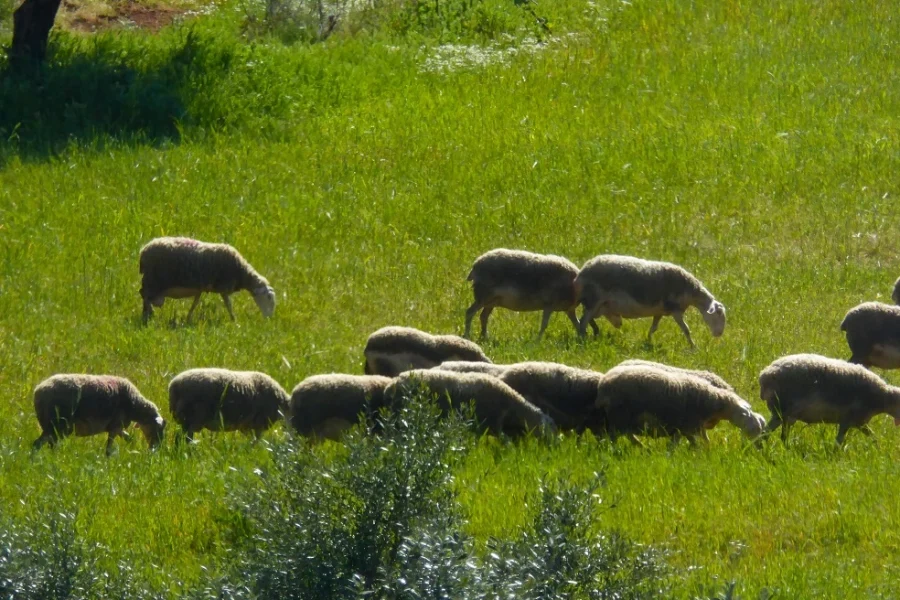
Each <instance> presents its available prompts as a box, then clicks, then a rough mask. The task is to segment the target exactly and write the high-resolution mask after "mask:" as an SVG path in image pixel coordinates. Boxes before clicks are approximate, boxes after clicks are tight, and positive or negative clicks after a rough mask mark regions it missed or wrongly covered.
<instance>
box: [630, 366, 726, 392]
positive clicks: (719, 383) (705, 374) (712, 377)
mask: <svg viewBox="0 0 900 600" xmlns="http://www.w3.org/2000/svg"><path fill="white" fill-rule="evenodd" d="M619 367H652V368H654V369H662V370H663V371H669V372H670V373H685V374H687V375H693V376H694V377H699V378H700V379H705V380H706V381H707V382H709V384H710V385H711V386H713V387H717V388H720V389H723V390H727V391H729V392H733V391H734V388H733V387H731V385H729V383H728V382H727V381H725V380H724V379H722V378H721V377H719V376H718V375H716V374H715V373H711V372H710V371H701V370H699V369H682V368H681V367H674V366H672V365H667V364H663V363H658V362H653V361H652V360H639V359H632V360H623V361H622V362H620V363H619V364H618V365H616V366H615V368H619Z"/></svg>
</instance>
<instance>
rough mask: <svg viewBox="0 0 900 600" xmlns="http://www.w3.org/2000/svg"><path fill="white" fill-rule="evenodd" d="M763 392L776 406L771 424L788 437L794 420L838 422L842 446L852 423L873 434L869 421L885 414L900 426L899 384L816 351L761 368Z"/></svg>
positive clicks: (760, 382) (783, 437) (762, 396)
mask: <svg viewBox="0 0 900 600" xmlns="http://www.w3.org/2000/svg"><path fill="white" fill-rule="evenodd" d="M759 397H760V398H762V399H763V400H765V401H766V404H768V406H769V410H770V411H772V418H771V420H770V421H769V424H768V426H767V429H768V430H769V431H774V430H775V429H777V428H778V426H779V425H780V426H781V439H782V440H784V441H787V439H788V433H789V431H790V427H791V425H792V424H793V423H794V422H795V421H802V422H804V423H837V425H838V434H837V440H836V441H837V443H838V445H841V444H843V443H844V438H845V437H846V435H847V430H848V429H850V428H851V427H858V428H859V429H860V430H861V431H862V432H863V433H864V434H866V435H871V433H872V430H871V429H869V426H868V423H869V421H870V420H871V419H872V417H874V416H875V415H878V414H881V413H888V414H889V415H891V416H892V417H894V424H896V425H900V388H897V387H894V386H892V385H888V384H887V383H885V382H884V380H882V379H881V378H880V377H878V375H876V374H874V373H872V372H871V371H869V370H868V369H866V368H865V367H863V366H861V365H854V364H851V363H847V362H844V361H842V360H837V359H834V358H827V357H824V356H819V355H817V354H793V355H790V356H783V357H782V358H779V359H778V360H776V361H775V362H773V363H772V364H770V365H769V366H768V367H766V368H765V369H763V370H762V372H761V373H760V374H759Z"/></svg>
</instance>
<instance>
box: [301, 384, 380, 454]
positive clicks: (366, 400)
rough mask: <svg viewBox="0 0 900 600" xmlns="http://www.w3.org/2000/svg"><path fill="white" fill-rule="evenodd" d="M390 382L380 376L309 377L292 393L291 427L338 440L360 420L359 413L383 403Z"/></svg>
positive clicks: (306, 433)
mask: <svg viewBox="0 0 900 600" xmlns="http://www.w3.org/2000/svg"><path fill="white" fill-rule="evenodd" d="M391 381H392V380H391V379H390V378H389V377H382V376H380V375H343V374H338V373H332V374H327V375H313V376H312V377H307V378H306V379H304V380H303V381H302V382H300V383H299V384H298V385H297V387H295V388H294V391H293V392H292V393H291V407H290V413H289V414H290V423H291V426H292V427H293V428H294V429H295V430H296V431H297V432H298V433H299V434H301V435H305V436H308V437H312V438H321V439H332V440H336V439H338V438H339V437H340V435H341V433H343V432H344V431H345V430H347V429H349V428H350V427H352V426H353V425H355V424H356V423H357V422H358V421H359V415H360V413H363V412H366V411H371V412H375V411H377V410H378V409H380V408H381V407H382V406H384V390H385V388H386V387H387V386H388V385H389V384H390V383H391Z"/></svg>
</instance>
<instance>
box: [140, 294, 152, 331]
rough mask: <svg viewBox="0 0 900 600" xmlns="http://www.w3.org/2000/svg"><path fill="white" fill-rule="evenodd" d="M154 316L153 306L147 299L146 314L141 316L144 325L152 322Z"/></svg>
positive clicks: (145, 303)
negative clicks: (151, 318)
mask: <svg viewBox="0 0 900 600" xmlns="http://www.w3.org/2000/svg"><path fill="white" fill-rule="evenodd" d="M152 316H153V306H152V305H151V304H150V301H149V300H147V299H146V298H145V299H144V314H143V315H141V320H142V321H143V323H144V325H146V324H147V322H148V321H149V320H150V317H152Z"/></svg>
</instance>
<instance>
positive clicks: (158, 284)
mask: <svg viewBox="0 0 900 600" xmlns="http://www.w3.org/2000/svg"><path fill="white" fill-rule="evenodd" d="M140 272H141V275H142V282H141V298H142V299H143V301H144V314H143V320H144V323H146V322H147V321H148V320H149V319H150V317H151V316H152V315H153V307H154V306H157V307H159V306H162V305H163V303H164V302H165V299H166V298H193V299H194V303H193V304H191V309H190V310H189V311H188V314H187V318H186V319H185V321H190V320H191V315H192V314H194V309H195V308H197V305H198V304H199V303H200V296H201V295H203V293H204V292H211V293H215V294H219V295H221V296H222V301H223V302H224V303H225V308H227V309H228V315H229V316H230V317H231V320H232V321H234V320H235V318H234V311H233V310H232V308H231V294H233V293H235V292H239V291H241V290H247V291H249V292H250V293H251V294H252V295H253V299H254V300H255V301H256V304H257V306H259V310H260V311H261V312H262V314H263V316H266V317H269V316H271V315H272V313H273V312H274V311H275V290H273V289H272V286H270V285H269V282H268V281H267V280H266V278H265V277H263V276H262V275H260V274H259V273H257V272H256V270H255V269H254V268H253V267H251V266H250V263H248V262H247V261H246V260H244V257H243V256H241V255H240V253H239V252H238V251H237V250H235V249H234V248H233V247H232V246H229V245H228V244H209V243H206V242H200V241H198V240H194V239H191V238H183V237H161V238H156V239H154V240H151V241H150V242H149V243H147V245H145V246H144V247H143V248H141V255H140Z"/></svg>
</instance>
